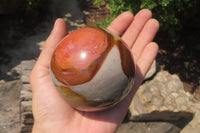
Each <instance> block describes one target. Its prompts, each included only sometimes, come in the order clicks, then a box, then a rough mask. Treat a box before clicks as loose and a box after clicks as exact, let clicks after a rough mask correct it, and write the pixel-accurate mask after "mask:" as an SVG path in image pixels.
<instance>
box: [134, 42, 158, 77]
mask: <svg viewBox="0 0 200 133" xmlns="http://www.w3.org/2000/svg"><path fill="white" fill-rule="evenodd" d="M157 53H158V45H157V43H155V42H151V43H149V44H147V45H146V47H145V48H144V50H143V51H142V54H141V56H140V58H139V59H138V61H137V65H138V68H139V69H140V70H139V71H140V73H141V75H142V78H144V76H145V75H146V73H147V72H148V70H149V68H150V67H151V65H152V63H153V61H154V59H155V58H156V55H157Z"/></svg>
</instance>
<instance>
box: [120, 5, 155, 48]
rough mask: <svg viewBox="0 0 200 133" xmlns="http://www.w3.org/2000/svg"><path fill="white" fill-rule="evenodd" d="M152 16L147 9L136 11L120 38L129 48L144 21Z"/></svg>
mask: <svg viewBox="0 0 200 133" xmlns="http://www.w3.org/2000/svg"><path fill="white" fill-rule="evenodd" d="M151 17H152V13H151V11H150V10H148V9H143V10H141V11H140V12H138V13H137V14H136V16H135V18H134V21H133V22H132V23H131V25H130V26H129V28H128V29H127V31H126V32H125V33H124V35H123V36H122V40H124V41H125V42H126V44H127V45H128V46H129V47H130V48H131V47H132V45H133V43H134V42H135V40H136V38H137V37H138V35H139V33H140V32H141V30H142V28H143V26H144V25H145V23H146V22H147V21H148V20H149V19H150V18H151Z"/></svg>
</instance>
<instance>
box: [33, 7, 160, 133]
mask: <svg viewBox="0 0 200 133" xmlns="http://www.w3.org/2000/svg"><path fill="white" fill-rule="evenodd" d="M108 29H109V30H110V31H112V32H113V33H115V34H117V35H119V36H120V35H121V39H122V40H123V41H124V42H125V43H126V44H127V45H128V46H129V48H130V49H131V51H132V55H133V58H134V62H135V65H136V66H135V67H136V76H135V84H134V87H133V88H132V90H131V92H130V94H129V95H128V96H127V97H126V98H125V99H124V100H123V101H121V102H120V103H119V104H117V105H116V106H114V107H112V108H110V109H107V110H104V111H100V112H82V111H78V110H75V109H74V108H72V107H70V105H68V104H67V102H66V101H64V100H63V99H62V97H61V96H60V94H59V93H58V92H57V90H56V88H55V86H54V84H53V82H52V80H51V77H50V73H49V63H50V59H51V56H52V54H53V52H54V50H55V48H56V46H57V44H58V42H59V41H61V40H62V38H63V37H64V36H66V35H67V34H68V30H67V26H66V24H65V22H64V21H63V20H62V19H57V20H56V22H55V25H54V28H53V30H52V32H51V34H50V35H49V37H48V38H47V40H46V42H45V45H44V48H43V50H42V52H41V54H40V56H39V58H38V61H37V63H36V65H35V66H34V68H33V70H32V72H31V75H30V82H31V86H32V91H33V101H32V102H33V103H32V108H33V115H34V126H33V130H32V133H113V132H115V131H116V130H117V128H118V126H119V125H120V123H121V121H122V120H123V118H124V116H125V114H126V112H127V110H128V107H129V105H130V102H131V100H132V98H133V96H134V94H135V92H136V91H137V89H138V87H139V85H140V84H141V83H142V81H143V78H144V76H145V74H146V73H147V71H148V70H149V68H150V66H151V64H152V62H153V60H154V59H155V57H156V55H157V52H158V45H157V44H156V43H155V42H152V40H153V39H154V37H155V35H156V33H157V31H158V29H159V23H158V21H157V20H155V19H152V13H151V12H150V11H149V10H147V9H143V10H141V11H140V12H138V13H137V14H136V15H135V16H133V14H132V13H130V12H124V13H122V14H121V15H119V16H118V17H117V18H116V19H115V20H114V21H113V22H112V23H111V24H110V26H109V27H108Z"/></svg>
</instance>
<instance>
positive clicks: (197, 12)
mask: <svg viewBox="0 0 200 133" xmlns="http://www.w3.org/2000/svg"><path fill="white" fill-rule="evenodd" d="M199 7H200V1H199V0H56V1H54V0H1V1H0V119H1V120H2V121H1V122H0V132H2V133H13V132H15V131H18V130H19V131H21V129H20V125H21V121H20V119H21V118H20V117H21V112H20V107H19V106H20V102H21V99H20V94H21V93H20V90H21V84H20V80H21V67H22V64H21V62H22V61H24V60H26V61H27V60H28V61H35V60H37V57H38V56H39V54H40V52H41V49H42V46H43V44H44V41H45V40H46V38H47V37H48V35H49V33H50V31H51V29H52V27H53V24H54V21H55V20H56V18H63V19H64V20H65V21H66V23H67V25H68V27H69V31H70V32H71V31H73V30H76V29H78V28H81V27H84V26H99V27H103V28H106V27H107V26H108V25H109V24H110V23H111V22H112V20H114V18H116V17H117V16H118V15H119V14H120V13H122V12H124V11H131V12H132V13H133V14H136V13H137V12H138V11H139V10H141V9H144V8H147V9H149V10H151V11H152V13H153V17H154V18H156V19H158V20H159V22H160V29H159V32H158V34H157V36H156V38H155V40H154V41H155V42H157V43H158V44H159V47H160V50H159V53H158V56H157V58H156V60H155V63H154V68H153V73H152V74H151V75H150V77H148V78H146V80H145V82H144V83H143V86H142V87H143V88H145V85H146V86H150V84H153V83H154V82H155V83H154V84H158V82H160V83H162V84H161V86H164V87H163V88H166V89H168V90H169V89H170V86H172V87H171V88H172V89H173V88H176V87H177V86H181V87H178V89H179V88H182V89H183V91H184V92H182V90H181V93H179V91H178V90H177V91H176V92H174V93H176V94H174V95H178V96H177V97H176V96H172V97H170V96H169V97H170V98H172V99H170V102H171V103H167V102H166V101H167V100H166V97H165V96H162V94H164V93H165V91H164V92H160V93H159V94H158V95H160V97H162V98H160V99H159V100H158V101H163V102H161V103H160V104H159V105H156V107H155V108H156V109H154V105H155V104H156V103H155V102H154V101H153V98H150V100H149V101H148V100H147V101H145V100H141V99H139V101H140V102H141V105H140V106H142V107H145V108H147V109H146V110H148V111H146V112H145V111H144V110H142V111H138V110H137V111H135V110H136V108H137V107H135V106H134V105H133V107H132V108H134V109H135V110H134V111H135V112H137V113H141V112H142V113H141V114H145V115H146V116H145V115H138V114H137V115H136V114H134V111H131V110H132V109H130V111H129V113H127V116H126V118H125V119H124V122H123V124H122V126H121V127H120V128H119V130H118V132H120V133H125V132H126V133H128V132H133V131H134V132H135V133H140V132H141V133H142V132H143V133H144V132H149V133H150V132H151V133H157V132H160V133H177V132H183V133H184V132H187V131H190V132H193V133H196V132H200V128H196V127H198V126H200V121H198V120H196V119H197V118H200V115H195V114H198V112H199V111H198V110H199V109H198V107H197V104H198V103H199V101H200V8H199ZM166 73H167V74H166ZM174 75H175V76H176V77H177V78H175V79H176V80H173V83H171V82H172V81H171V80H172V79H173V77H174ZM158 76H160V77H161V78H163V77H166V78H165V79H162V80H161V79H158ZM156 87H157V88H158V89H160V88H159V87H158V85H154V86H152V87H149V89H150V90H152V88H156ZM146 88H148V87H146ZM141 90H142V89H141ZM154 91H155V90H154ZM145 92H148V91H146V90H145ZM139 93H140V92H138V96H140V94H139ZM143 93H144V92H141V95H143ZM149 93H152V92H151V91H149ZM171 93H172V92H167V94H168V95H170V94H171ZM186 95H187V96H188V99H189V101H187V100H186V102H183V101H184V99H183V100H179V102H178V101H176V100H174V99H173V98H174V97H175V99H179V98H180V97H181V98H183V97H187V96H186ZM143 96H144V97H145V96H146V94H144V95H143ZM148 96H149V94H148ZM152 96H154V95H153V94H152ZM156 96H157V95H156ZM136 98H137V96H136ZM185 99H187V98H185ZM135 100H136V101H137V100H138V99H135ZM173 101H176V102H175V103H176V105H173V106H172V107H171V108H170V107H169V106H168V105H170V104H172V102H173ZM135 104H136V103H135ZM179 104H180V106H181V107H180V108H179ZM182 105H183V106H186V108H184V107H183V106H182ZM198 105H199V104H198ZM157 106H159V107H157ZM158 108H159V109H158ZM161 108H162V109H161ZM163 108H166V109H163ZM163 110H164V112H165V111H166V112H165V113H164V112H163ZM177 110H178V111H177ZM155 112H157V113H155ZM177 112H178V113H177ZM188 112H189V113H191V114H192V115H188V114H187V113H188ZM171 113H172V114H171ZM181 113H183V114H184V115H182V114H181ZM152 114H153V117H152ZM166 114H170V115H172V117H174V116H180V117H178V118H177V119H175V120H173V119H170V118H168V119H166V118H163V117H164V116H165V117H166V116H167V117H170V116H168V115H166ZM146 117H148V118H151V119H147V118H146ZM192 121H193V123H192V124H190V123H191V122H192ZM183 129H184V130H185V131H183ZM161 130H162V132H161Z"/></svg>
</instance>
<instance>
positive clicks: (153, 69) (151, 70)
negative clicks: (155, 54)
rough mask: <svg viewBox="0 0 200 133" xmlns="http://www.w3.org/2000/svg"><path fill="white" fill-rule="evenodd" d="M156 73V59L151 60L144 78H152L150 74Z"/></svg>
mask: <svg viewBox="0 0 200 133" xmlns="http://www.w3.org/2000/svg"><path fill="white" fill-rule="evenodd" d="M155 73H156V60H154V61H153V63H152V65H151V67H150V69H149V71H148V72H147V74H146V76H145V80H147V79H150V78H152V76H153V75H154V74H155Z"/></svg>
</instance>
